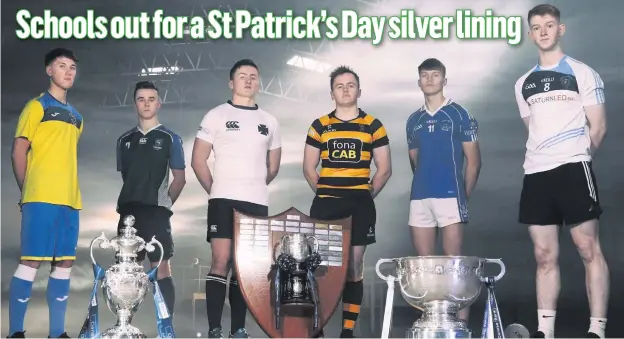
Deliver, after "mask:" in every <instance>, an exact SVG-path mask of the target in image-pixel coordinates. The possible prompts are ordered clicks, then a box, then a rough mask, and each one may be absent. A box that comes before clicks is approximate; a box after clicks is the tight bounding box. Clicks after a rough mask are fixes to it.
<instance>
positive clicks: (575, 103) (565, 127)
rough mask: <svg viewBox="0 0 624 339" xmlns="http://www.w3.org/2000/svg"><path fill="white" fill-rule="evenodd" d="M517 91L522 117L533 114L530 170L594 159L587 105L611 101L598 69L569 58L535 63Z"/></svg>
mask: <svg viewBox="0 0 624 339" xmlns="http://www.w3.org/2000/svg"><path fill="white" fill-rule="evenodd" d="M515 93H516V101H517V102H518V108H519V110H520V116H521V117H523V118H525V117H531V119H530V122H529V138H528V140H527V143H526V156H525V160H524V172H525V174H531V173H536V172H543V171H548V170H551V169H553V168H556V167H558V166H560V165H563V164H566V163H572V162H579V161H591V155H590V146H591V140H590V138H589V128H588V125H587V118H586V117H585V106H592V105H597V104H603V103H604V102H605V97H604V83H603V81H602V79H601V78H600V76H599V75H598V73H596V72H595V71H594V70H593V69H592V68H591V67H589V66H587V65H585V64H584V63H582V62H580V61H577V60H574V59H572V58H570V57H568V56H564V57H563V58H562V59H561V61H559V63H558V64H556V65H554V66H551V67H542V66H539V65H536V66H535V67H533V68H532V69H531V70H530V71H529V72H527V73H526V74H524V75H523V76H522V77H520V79H518V81H517V82H516V86H515Z"/></svg>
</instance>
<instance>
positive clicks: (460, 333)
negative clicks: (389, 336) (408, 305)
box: [406, 328, 472, 339]
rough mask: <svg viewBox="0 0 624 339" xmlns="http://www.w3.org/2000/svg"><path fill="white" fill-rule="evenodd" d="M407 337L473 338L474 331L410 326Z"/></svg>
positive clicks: (419, 338)
mask: <svg viewBox="0 0 624 339" xmlns="http://www.w3.org/2000/svg"><path fill="white" fill-rule="evenodd" d="M406 338H410V339H424V338H436V339H443V338H472V331H470V330H468V329H466V330H463V329H458V330H446V329H427V328H410V329H409V330H408V331H407V335H406Z"/></svg>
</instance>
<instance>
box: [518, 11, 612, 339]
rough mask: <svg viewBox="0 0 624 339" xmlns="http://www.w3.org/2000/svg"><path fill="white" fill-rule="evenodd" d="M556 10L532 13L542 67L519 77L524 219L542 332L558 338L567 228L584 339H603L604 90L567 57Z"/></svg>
mask: <svg viewBox="0 0 624 339" xmlns="http://www.w3.org/2000/svg"><path fill="white" fill-rule="evenodd" d="M560 17H561V14H560V12H559V10H558V9H557V8H556V7H554V6H551V5H539V6H536V7H534V8H533V9H531V10H530V11H529V14H528V21H529V26H530V31H529V36H530V37H531V39H533V41H534V42H535V44H536V45H537V48H538V54H539V63H538V64H537V65H536V66H534V67H533V68H531V70H530V71H529V72H527V73H526V74H524V75H523V76H521V77H520V79H518V82H516V85H515V95H516V99H517V102H518V108H519V110H520V116H521V117H522V119H523V120H524V123H525V125H526V127H527V129H528V132H529V136H528V141H527V143H526V155H525V161H524V173H525V175H524V181H523V186H522V193H521V197H520V210H519V221H520V222H521V223H523V224H527V225H530V226H529V233H530V235H531V239H532V240H533V245H534V253H535V259H536V261H537V276H536V280H537V283H536V288H537V307H538V310H537V313H538V328H537V331H536V332H535V334H534V335H533V337H534V338H544V337H545V338H553V337H554V335H555V315H556V310H557V299H558V296H559V291H560V286H561V281H560V276H559V264H558V256H559V239H558V235H559V229H558V228H559V227H560V226H562V225H565V226H566V227H567V228H569V229H570V233H571V235H572V239H573V241H574V244H575V245H576V247H577V249H578V251H579V253H580V255H581V258H582V259H583V264H584V265H585V275H586V277H585V281H586V284H587V295H588V299H589V308H590V325H589V331H588V332H587V334H586V337H587V338H604V336H605V327H606V322H607V306H608V298H609V270H608V267H607V263H606V261H605V258H604V256H603V254H602V250H601V247H600V240H599V237H598V219H599V217H600V215H601V213H602V210H601V208H600V203H599V200H598V186H597V184H596V179H595V177H594V173H593V171H592V157H593V155H594V154H595V152H596V150H597V149H598V148H599V146H600V144H601V143H602V140H603V138H604V136H605V133H606V130H607V127H606V126H607V125H606V113H605V107H604V103H605V97H604V84H603V82H602V80H601V79H600V76H599V75H598V74H597V73H596V72H595V71H594V70H593V69H591V68H590V67H589V66H587V65H585V64H583V63H582V62H580V61H577V60H574V59H572V58H570V57H569V56H567V55H565V54H564V53H563V52H562V50H561V46H560V44H559V39H560V38H561V36H562V35H563V34H564V32H565V29H566V27H565V26H564V25H563V24H562V23H561V21H560Z"/></svg>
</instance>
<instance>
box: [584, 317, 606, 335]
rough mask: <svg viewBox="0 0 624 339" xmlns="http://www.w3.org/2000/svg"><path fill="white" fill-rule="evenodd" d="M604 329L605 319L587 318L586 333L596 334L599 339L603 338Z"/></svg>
mask: <svg viewBox="0 0 624 339" xmlns="http://www.w3.org/2000/svg"><path fill="white" fill-rule="evenodd" d="M606 328H607V318H593V317H592V318H589V331H588V332H592V333H596V334H597V335H598V336H599V337H600V338H604V337H605V329H606Z"/></svg>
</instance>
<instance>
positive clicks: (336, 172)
mask: <svg viewBox="0 0 624 339" xmlns="http://www.w3.org/2000/svg"><path fill="white" fill-rule="evenodd" d="M330 89H331V97H332V99H333V100H334V102H335V103H336V108H335V109H334V110H333V111H332V112H331V113H329V114H328V115H325V116H322V117H320V118H318V119H316V120H315V121H314V122H313V123H312V125H311V126H310V129H309V130H308V136H307V139H306V146H305V151H304V159H303V173H304V176H305V178H306V181H307V182H308V184H309V185H310V187H311V188H312V190H313V191H314V192H315V197H314V201H313V202H312V207H311V208H310V217H312V218H314V219H318V220H335V219H342V218H347V217H352V230H351V234H352V239H351V246H352V248H351V256H350V258H349V268H348V275H347V283H346V284H345V287H344V291H343V296H342V302H343V311H342V317H343V326H342V332H341V333H340V337H341V338H353V337H354V329H355V323H356V321H357V318H358V315H359V313H360V307H361V305H362V299H363V296H364V286H363V279H364V276H363V274H364V252H365V251H366V246H367V245H371V244H373V243H375V241H376V239H375V223H376V218H377V214H376V210H375V203H374V201H373V199H374V198H375V197H376V196H377V195H378V194H379V192H381V190H382V189H383V187H384V186H385V185H386V183H387V182H388V179H390V176H391V174H392V164H391V160H390V146H389V140H388V136H387V134H386V129H385V128H384V126H383V124H382V123H381V122H380V121H379V120H378V119H376V118H374V117H372V116H371V115H370V114H368V113H366V112H364V111H363V110H361V109H360V108H359V107H358V104H357V99H358V98H359V97H360V94H361V90H360V79H359V76H358V75H357V74H356V73H355V72H354V71H353V70H351V69H350V68H348V67H346V66H341V67H338V68H336V69H335V70H334V71H333V72H332V73H331V75H330ZM319 162H321V172H320V173H318V172H317V170H316V168H317V166H318V164H319ZM371 162H374V163H375V167H376V168H377V171H376V172H375V175H374V177H373V178H372V180H371V179H370V172H371V170H370V167H371ZM318 336H319V337H320V336H323V331H322V330H321V332H320V333H319V334H318Z"/></svg>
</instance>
